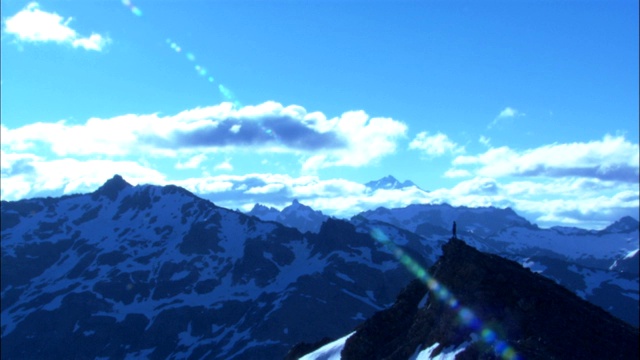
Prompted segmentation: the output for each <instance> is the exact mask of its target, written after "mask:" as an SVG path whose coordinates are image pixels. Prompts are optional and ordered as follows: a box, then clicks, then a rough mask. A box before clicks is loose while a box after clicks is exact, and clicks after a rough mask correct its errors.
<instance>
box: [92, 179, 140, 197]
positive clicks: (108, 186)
mask: <svg viewBox="0 0 640 360" xmlns="http://www.w3.org/2000/svg"><path fill="white" fill-rule="evenodd" d="M131 186H132V185H131V184H129V183H128V182H127V181H126V180H125V179H123V178H122V176H120V175H118V174H116V175H114V176H113V177H112V178H111V179H109V180H107V181H106V182H105V183H104V184H103V185H102V186H100V187H99V188H98V190H96V191H94V193H93V194H94V195H95V196H106V197H108V198H109V199H110V200H111V201H113V200H115V199H116V198H117V197H118V193H119V192H120V191H121V190H122V189H125V188H128V187H131Z"/></svg>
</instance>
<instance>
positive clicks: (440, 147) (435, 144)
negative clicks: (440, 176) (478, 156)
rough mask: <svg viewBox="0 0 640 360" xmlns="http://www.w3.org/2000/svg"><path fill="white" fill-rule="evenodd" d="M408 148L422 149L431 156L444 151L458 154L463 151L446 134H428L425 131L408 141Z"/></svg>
mask: <svg viewBox="0 0 640 360" xmlns="http://www.w3.org/2000/svg"><path fill="white" fill-rule="evenodd" d="M409 149H416V150H422V151H423V152H424V153H425V154H426V155H428V156H431V157H436V156H442V155H444V154H446V153H450V154H459V153H463V152H464V147H462V146H460V145H458V144H456V143H455V142H453V141H451V140H450V139H449V137H448V136H447V135H445V134H443V133H437V134H435V135H432V136H429V133H428V132H426V131H423V132H421V133H419V134H418V135H417V136H416V137H415V139H413V140H412V141H411V143H409Z"/></svg>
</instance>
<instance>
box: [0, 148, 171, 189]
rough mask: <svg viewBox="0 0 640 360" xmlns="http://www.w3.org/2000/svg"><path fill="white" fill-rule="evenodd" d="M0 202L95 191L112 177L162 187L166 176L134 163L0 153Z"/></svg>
mask: <svg viewBox="0 0 640 360" xmlns="http://www.w3.org/2000/svg"><path fill="white" fill-rule="evenodd" d="M1 155H2V178H1V182H2V186H1V187H0V191H1V192H0V198H2V200H17V199H23V198H29V197H42V196H60V195H64V194H74V193H84V192H90V191H94V190H95V189H97V188H98V187H99V186H100V185H102V184H103V183H104V182H105V181H106V180H108V179H110V178H111V177H113V175H114V174H121V175H122V176H123V177H124V178H125V179H127V181H128V182H130V183H132V184H134V185H135V184H138V183H144V184H146V183H152V184H164V183H165V176H164V175H163V174H161V173H160V172H158V171H156V170H153V169H150V168H148V167H146V166H143V165H141V164H139V163H137V162H134V161H113V160H86V161H81V160H77V159H71V158H61V159H55V160H46V159H44V158H42V157H39V156H35V155H28V154H7V153H4V152H3V153H2V154H1Z"/></svg>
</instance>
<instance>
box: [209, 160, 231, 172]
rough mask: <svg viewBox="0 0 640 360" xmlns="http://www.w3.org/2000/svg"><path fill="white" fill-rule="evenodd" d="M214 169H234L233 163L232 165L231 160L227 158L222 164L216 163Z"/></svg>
mask: <svg viewBox="0 0 640 360" xmlns="http://www.w3.org/2000/svg"><path fill="white" fill-rule="evenodd" d="M213 169H214V170H218V171H231V170H233V165H231V161H230V160H225V161H223V162H221V163H220V164H218V165H216V166H215V167H214V168H213Z"/></svg>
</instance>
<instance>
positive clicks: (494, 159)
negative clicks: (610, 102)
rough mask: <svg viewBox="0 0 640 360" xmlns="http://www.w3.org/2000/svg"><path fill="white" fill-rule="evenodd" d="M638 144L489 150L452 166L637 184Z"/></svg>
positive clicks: (613, 140) (611, 140)
mask: <svg viewBox="0 0 640 360" xmlns="http://www.w3.org/2000/svg"><path fill="white" fill-rule="evenodd" d="M638 154H639V148H638V144H633V143H631V142H629V141H628V140H626V139H625V138H624V137H623V136H615V137H614V136H611V135H606V136H604V138H603V139H602V140H597V141H590V142H580V143H569V144H551V145H545V146H541V147H538V148H534V149H528V150H524V151H516V150H513V149H511V148H509V147H506V146H505V147H500V148H492V149H489V150H487V151H486V152H485V153H483V154H480V155H474V156H458V157H457V158H455V159H454V161H453V164H454V165H457V166H474V167H475V169H474V170H475V173H476V174H478V175H481V176H490V177H504V176H532V177H537V176H543V177H586V178H597V179H602V180H615V181H623V182H635V183H637V182H638V167H639V163H640V160H639V155H638Z"/></svg>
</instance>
